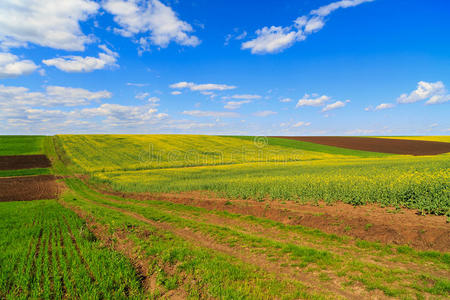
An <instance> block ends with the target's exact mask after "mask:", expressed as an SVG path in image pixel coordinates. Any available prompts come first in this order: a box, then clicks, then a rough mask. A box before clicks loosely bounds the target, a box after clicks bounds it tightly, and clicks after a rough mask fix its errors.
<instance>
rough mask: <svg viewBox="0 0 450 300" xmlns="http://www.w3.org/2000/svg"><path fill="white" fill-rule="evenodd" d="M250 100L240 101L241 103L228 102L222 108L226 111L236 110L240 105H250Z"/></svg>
mask: <svg viewBox="0 0 450 300" xmlns="http://www.w3.org/2000/svg"><path fill="white" fill-rule="evenodd" d="M250 102H251V101H250V100H242V101H228V102H227V104H225V106H224V108H226V109H238V108H240V107H241V106H242V104H246V103H250Z"/></svg>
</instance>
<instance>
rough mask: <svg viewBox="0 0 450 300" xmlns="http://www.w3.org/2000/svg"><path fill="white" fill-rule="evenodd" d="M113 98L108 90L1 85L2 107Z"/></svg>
mask: <svg viewBox="0 0 450 300" xmlns="http://www.w3.org/2000/svg"><path fill="white" fill-rule="evenodd" d="M106 98H111V93H110V92H108V91H99V92H91V91H88V90H85V89H81V88H72V87H62V86H48V87H46V89H45V93H41V92H30V91H29V90H28V89H27V88H25V87H16V86H4V85H0V107H26V106H80V105H88V104H90V103H91V102H92V101H97V100H100V99H106Z"/></svg>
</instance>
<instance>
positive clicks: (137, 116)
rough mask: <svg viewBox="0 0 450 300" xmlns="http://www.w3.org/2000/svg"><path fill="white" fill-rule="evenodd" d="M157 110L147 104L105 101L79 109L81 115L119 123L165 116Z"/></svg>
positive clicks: (128, 124)
mask: <svg viewBox="0 0 450 300" xmlns="http://www.w3.org/2000/svg"><path fill="white" fill-rule="evenodd" d="M157 112H158V110H157V109H155V108H153V107H149V106H145V105H143V106H125V105H120V104H111V103H105V104H102V105H100V106H99V107H95V108H85V109H82V110H81V111H80V114H81V116H84V117H95V116H103V117H106V122H107V123H110V124H114V125H115V126H121V125H127V126H130V125H138V124H143V123H145V122H146V121H149V120H152V119H162V118H166V117H167V116H168V115H167V114H163V113H157Z"/></svg>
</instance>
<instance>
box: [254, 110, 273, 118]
mask: <svg viewBox="0 0 450 300" xmlns="http://www.w3.org/2000/svg"><path fill="white" fill-rule="evenodd" d="M276 114H277V112H275V111H271V110H263V111H257V112H255V113H253V115H254V116H255V117H268V116H271V115H276Z"/></svg>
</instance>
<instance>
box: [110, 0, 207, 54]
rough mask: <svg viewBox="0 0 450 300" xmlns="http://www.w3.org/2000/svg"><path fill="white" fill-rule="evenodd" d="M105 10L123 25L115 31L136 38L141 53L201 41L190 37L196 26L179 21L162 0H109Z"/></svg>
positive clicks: (195, 43)
mask: <svg viewBox="0 0 450 300" xmlns="http://www.w3.org/2000/svg"><path fill="white" fill-rule="evenodd" d="M103 8H104V9H105V10H106V11H107V12H109V13H110V14H112V15H114V21H115V22H116V23H117V24H118V25H119V26H120V28H115V30H114V31H115V32H116V33H118V34H120V35H122V36H124V37H134V38H136V36H137V35H139V36H138V37H137V38H136V40H137V41H138V43H139V44H140V50H141V51H147V50H149V47H150V45H156V46H159V47H163V48H165V47H167V46H168V45H169V43H170V42H172V41H173V42H175V43H177V44H180V45H184V46H193V47H195V46H197V45H198V44H200V40H199V39H198V38H197V37H196V36H194V35H190V32H192V31H193V29H192V26H191V25H190V24H189V23H187V22H185V21H182V20H180V19H179V18H178V16H177V15H176V14H175V12H174V11H173V10H172V8H170V7H169V6H166V5H164V4H163V3H161V2H160V1H159V0H149V1H139V0H128V1H125V0H106V1H104V2H103Z"/></svg>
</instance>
